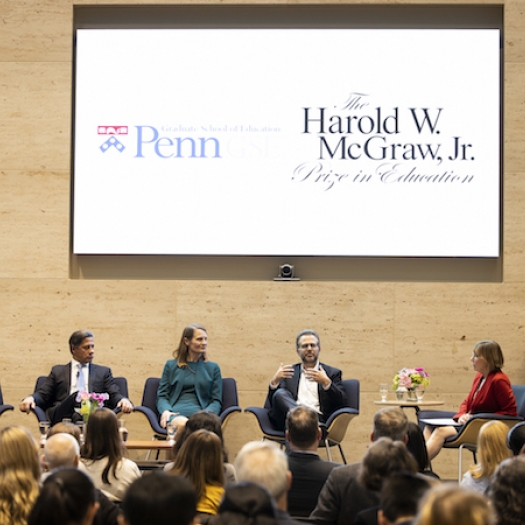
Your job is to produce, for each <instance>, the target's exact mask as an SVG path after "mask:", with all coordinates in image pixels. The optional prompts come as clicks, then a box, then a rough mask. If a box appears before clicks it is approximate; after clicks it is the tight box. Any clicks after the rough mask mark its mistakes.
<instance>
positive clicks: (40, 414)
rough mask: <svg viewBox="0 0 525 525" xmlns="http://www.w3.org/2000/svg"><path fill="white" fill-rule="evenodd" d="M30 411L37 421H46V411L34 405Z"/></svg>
mask: <svg viewBox="0 0 525 525" xmlns="http://www.w3.org/2000/svg"><path fill="white" fill-rule="evenodd" d="M31 412H33V414H35V416H36V418H37V419H38V422H39V423H40V422H41V421H47V416H46V413H45V412H44V411H43V410H42V409H41V408H40V407H38V406H35V407H34V408H32V409H31Z"/></svg>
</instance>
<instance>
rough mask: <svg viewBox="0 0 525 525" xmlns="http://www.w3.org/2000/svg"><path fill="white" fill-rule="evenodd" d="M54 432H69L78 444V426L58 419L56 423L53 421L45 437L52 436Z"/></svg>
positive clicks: (79, 434)
mask: <svg viewBox="0 0 525 525" xmlns="http://www.w3.org/2000/svg"><path fill="white" fill-rule="evenodd" d="M55 434H70V435H72V436H73V437H74V438H75V439H76V440H77V441H78V443H79V444H80V436H81V433H80V428H79V427H78V426H77V425H73V423H64V422H63V421H59V422H58V423H55V424H54V425H53V426H52V427H50V429H49V430H48V431H47V437H48V438H50V437H51V436H54V435H55Z"/></svg>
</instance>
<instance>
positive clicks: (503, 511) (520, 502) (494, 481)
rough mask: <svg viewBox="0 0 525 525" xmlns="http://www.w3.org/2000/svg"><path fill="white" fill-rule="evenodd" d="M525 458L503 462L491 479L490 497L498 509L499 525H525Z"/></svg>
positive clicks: (520, 457) (519, 457)
mask: <svg viewBox="0 0 525 525" xmlns="http://www.w3.org/2000/svg"><path fill="white" fill-rule="evenodd" d="M524 488H525V458H524V457H523V456H517V457H515V458H510V459H506V460H505V461H502V462H501V464H500V465H499V467H498V468H497V469H496V472H494V475H493V476H492V478H491V481H490V485H489V489H488V496H489V498H490V499H491V500H492V503H493V505H494V508H495V509H496V514H497V519H498V524H499V525H522V524H523V523H525V498H524V497H523V489H524Z"/></svg>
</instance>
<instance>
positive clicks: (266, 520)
mask: <svg viewBox="0 0 525 525" xmlns="http://www.w3.org/2000/svg"><path fill="white" fill-rule="evenodd" d="M217 524H218V525H277V521H276V518H275V508H274V505H273V502H272V496H271V495H270V493H269V492H268V491H267V490H266V489H265V488H264V487H262V486H261V485H257V484H256V483H251V482H243V483H237V484H235V485H230V486H228V487H226V491H225V493H224V497H223V499H222V502H221V505H220V507H219V515H218V522H217Z"/></svg>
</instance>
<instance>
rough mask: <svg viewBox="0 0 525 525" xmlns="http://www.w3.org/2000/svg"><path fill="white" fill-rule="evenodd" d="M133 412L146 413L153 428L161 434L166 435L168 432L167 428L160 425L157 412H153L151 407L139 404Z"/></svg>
mask: <svg viewBox="0 0 525 525" xmlns="http://www.w3.org/2000/svg"><path fill="white" fill-rule="evenodd" d="M133 412H140V413H141V414H144V415H145V416H146V417H147V418H148V421H149V424H150V425H151V428H152V429H153V431H154V432H156V433H157V434H159V435H161V436H166V435H167V434H168V433H167V432H166V429H165V428H162V427H161V426H160V423H159V420H158V418H157V414H155V412H153V410H151V408H148V407H145V406H141V405H139V406H136V407H134V408H133Z"/></svg>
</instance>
